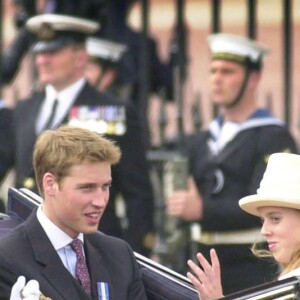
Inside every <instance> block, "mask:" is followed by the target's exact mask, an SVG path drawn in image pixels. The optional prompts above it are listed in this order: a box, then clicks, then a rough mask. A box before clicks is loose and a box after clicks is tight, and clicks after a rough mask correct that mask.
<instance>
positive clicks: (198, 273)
mask: <svg viewBox="0 0 300 300" xmlns="http://www.w3.org/2000/svg"><path fill="white" fill-rule="evenodd" d="M239 205H240V207H241V208H242V209H243V210H244V211H246V212H247V213H249V214H252V215H255V216H258V217H260V218H261V219H262V227H261V234H262V235H263V236H264V237H265V239H266V241H267V243H268V246H269V251H266V250H265V251H257V250H255V247H253V252H254V254H255V255H258V256H260V257H261V256H264V257H265V256H270V257H273V258H274V259H275V261H276V262H278V264H279V265H280V266H281V268H282V272H281V274H280V275H279V277H278V279H279V280H281V279H285V278H288V277H292V276H300V155H297V154H290V153H275V154H272V155H271V156H270V158H269V160H268V165H267V168H266V171H265V173H264V176H263V179H262V181H261V183H260V187H259V189H258V190H257V194H255V195H251V196H247V197H244V198H242V199H241V200H240V201H239ZM210 256H211V264H210V263H209V262H208V261H207V260H206V258H205V257H204V256H203V255H202V254H201V253H198V254H197V258H198V260H199V263H200V265H201V267H202V269H200V268H199V267H198V266H197V265H196V264H195V263H194V262H192V261H191V260H189V261H188V265H189V267H190V268H191V270H192V271H193V274H192V273H191V272H189V273H188V274H187V276H188V277H189V278H190V279H191V281H192V282H193V284H194V285H195V287H196V288H197V290H198V294H199V297H201V300H212V299H219V298H222V297H223V292H222V286H221V270H220V263H219V259H218V256H217V253H216V251H215V250H214V249H211V252H210Z"/></svg>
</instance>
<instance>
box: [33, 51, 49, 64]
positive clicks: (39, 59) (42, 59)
mask: <svg viewBox="0 0 300 300" xmlns="http://www.w3.org/2000/svg"><path fill="white" fill-rule="evenodd" d="M48 60H49V55H48V54H47V52H41V53H38V54H36V57H35V61H36V64H37V65H41V64H44V63H46V62H47V61H48Z"/></svg>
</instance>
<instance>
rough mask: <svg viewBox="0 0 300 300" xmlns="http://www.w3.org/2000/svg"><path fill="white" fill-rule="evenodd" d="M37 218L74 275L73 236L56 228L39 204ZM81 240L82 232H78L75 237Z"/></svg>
mask: <svg viewBox="0 0 300 300" xmlns="http://www.w3.org/2000/svg"><path fill="white" fill-rule="evenodd" d="M37 218H38V221H39V222H40V224H41V226H42V227H43V229H44V230H45V232H46V234H47V236H48V238H49V240H50V242H51V244H52V245H53V247H54V249H55V250H56V251H57V254H58V255H59V257H60V259H61V260H62V262H63V264H64V266H65V267H66V268H67V269H68V270H69V272H70V273H71V274H72V275H73V276H74V277H75V269H76V253H75V252H74V251H73V250H72V249H71V246H70V243H71V242H72V240H73V238H71V237H70V236H68V235H67V234H66V233H65V232H64V231H62V230H61V229H60V228H58V227H57V226H56V225H55V224H54V223H53V222H51V221H50V220H49V219H48V217H47V216H46V215H45V213H44V212H43V210H42V206H41V205H40V206H39V208H38V210H37ZM77 238H78V239H80V240H81V241H82V242H83V234H82V233H80V234H79V235H78V237H77Z"/></svg>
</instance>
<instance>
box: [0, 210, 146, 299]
mask: <svg viewBox="0 0 300 300" xmlns="http://www.w3.org/2000/svg"><path fill="white" fill-rule="evenodd" d="M84 240H85V244H84V247H85V254H86V258H87V264H88V268H89V272H90V275H91V283H92V297H90V296H88V295H87V294H86V293H85V291H84V290H83V288H82V287H81V285H80V284H79V283H78V282H77V281H76V280H75V279H74V277H73V276H72V275H71V274H70V273H69V271H68V270H67V269H66V268H65V267H64V265H63V263H62V261H61V259H60V257H59V255H58V254H57V252H56V251H55V249H54V248H53V246H52V244H51V242H50V240H49V239H48V237H47V235H46V233H45V231H44V230H43V228H42V226H41V225H40V223H39V222H38V220H37V217H36V211H34V212H33V213H32V214H31V216H30V217H29V218H28V219H27V220H26V221H25V222H24V223H23V224H21V225H20V226H19V227H18V228H17V229H15V230H14V231H13V232H12V233H11V234H10V235H9V236H8V237H7V238H4V239H3V240H1V243H0V270H1V272H0V299H1V300H3V299H9V295H10V291H11V287H12V285H13V284H14V283H15V281H16V280H17V278H18V276H19V275H24V276H25V278H26V280H30V279H36V280H37V281H38V282H39V284H40V290H41V292H42V293H43V294H44V295H45V296H47V297H50V298H51V299H55V300H63V299H65V300H70V299H72V300H76V299H78V300H84V299H86V300H88V299H95V300H98V299H99V300H100V299H102V298H101V297H100V295H99V294H98V292H97V283H101V282H104V283H106V284H107V286H108V290H109V299H110V300H134V299H136V300H143V299H147V297H146V294H145V290H144V286H143V283H142V279H141V274H140V271H139V267H138V265H137V262H136V261H135V258H134V255H133V252H132V250H131V248H130V247H129V246H128V244H127V243H126V242H124V241H122V240H120V239H117V238H114V237H110V236H107V235H105V234H102V233H99V232H97V233H94V234H90V235H85V236H84Z"/></svg>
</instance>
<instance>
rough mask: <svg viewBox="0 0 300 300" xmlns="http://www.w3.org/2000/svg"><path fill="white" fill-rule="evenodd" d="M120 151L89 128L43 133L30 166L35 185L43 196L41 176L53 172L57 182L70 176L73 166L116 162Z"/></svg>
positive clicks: (35, 147) (66, 127) (64, 128)
mask: <svg viewBox="0 0 300 300" xmlns="http://www.w3.org/2000/svg"><path fill="white" fill-rule="evenodd" d="M120 157H121V151H120V148H119V147H118V146H116V145H115V144H114V143H113V142H112V141H110V140H108V139H106V138H103V137H101V136H100V135H99V134H97V133H95V132H92V131H90V130H88V129H83V128H79V127H72V126H67V125H65V126H61V127H59V128H58V129H55V130H46V131H44V132H43V133H42V134H41V135H40V136H39V137H38V139H37V141H36V143H35V146H34V151H33V167H34V172H35V177H36V182H37V186H38V189H39V192H40V193H41V195H43V176H44V174H45V173H47V172H50V173H52V174H53V175H54V176H55V178H56V180H57V182H58V183H60V182H61V180H62V179H63V178H64V177H66V176H67V175H68V174H69V170H70V168H71V167H72V166H74V165H77V164H80V163H82V162H83V161H89V162H109V163H110V164H111V165H115V164H117V163H118V162H119V160H120Z"/></svg>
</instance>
